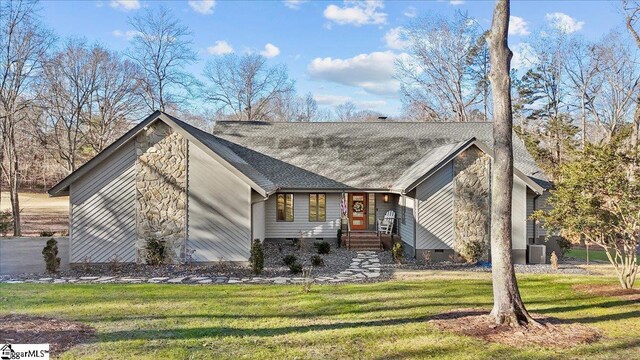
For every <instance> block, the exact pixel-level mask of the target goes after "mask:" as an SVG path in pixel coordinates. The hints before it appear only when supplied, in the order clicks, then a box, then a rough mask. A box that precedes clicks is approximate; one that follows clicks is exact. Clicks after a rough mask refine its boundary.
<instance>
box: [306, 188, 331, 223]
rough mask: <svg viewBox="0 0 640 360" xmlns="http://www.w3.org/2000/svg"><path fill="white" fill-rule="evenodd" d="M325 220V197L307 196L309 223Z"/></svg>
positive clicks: (320, 195) (321, 195)
mask: <svg viewBox="0 0 640 360" xmlns="http://www.w3.org/2000/svg"><path fill="white" fill-rule="evenodd" d="M326 219H327V197H326V195H325V194H309V221H325V220H326Z"/></svg>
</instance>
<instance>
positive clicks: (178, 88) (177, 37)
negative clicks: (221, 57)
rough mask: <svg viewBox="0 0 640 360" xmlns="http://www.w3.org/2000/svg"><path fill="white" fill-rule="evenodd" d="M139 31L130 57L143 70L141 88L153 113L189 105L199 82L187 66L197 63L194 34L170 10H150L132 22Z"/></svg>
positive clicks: (129, 54) (130, 51) (133, 42)
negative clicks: (192, 37)
mask: <svg viewBox="0 0 640 360" xmlns="http://www.w3.org/2000/svg"><path fill="white" fill-rule="evenodd" d="M130 23H131V26H132V27H133V28H134V30H135V31H136V32H137V33H136V35H135V36H134V37H133V39H132V41H131V49H130V50H129V52H128V53H127V54H128V56H129V57H130V58H131V59H132V60H133V61H134V62H135V63H136V64H138V65H139V66H140V68H141V69H142V77H141V78H140V81H141V83H142V85H143V86H142V87H141V88H140V90H141V94H142V96H143V99H144V101H145V103H146V105H147V107H148V108H149V110H151V111H155V110H161V111H165V110H166V109H167V108H168V107H176V106H178V105H182V104H184V103H185V102H187V99H188V97H189V95H192V94H193V93H194V87H195V86H197V84H198V83H197V81H196V79H195V78H194V77H193V76H192V75H191V74H189V73H188V72H186V71H185V67H187V66H188V65H190V64H192V63H194V62H195V61H196V60H197V55H196V53H195V51H193V49H192V48H191V45H192V40H191V33H190V32H189V29H188V28H187V26H185V25H183V24H181V23H180V21H179V20H177V19H176V17H175V16H173V15H172V14H171V13H170V12H169V10H167V9H166V8H164V7H160V8H158V9H157V10H151V9H147V10H146V11H144V12H142V13H141V14H139V15H137V16H135V17H133V18H132V19H131V20H130Z"/></svg>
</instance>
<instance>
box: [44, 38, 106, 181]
mask: <svg viewBox="0 0 640 360" xmlns="http://www.w3.org/2000/svg"><path fill="white" fill-rule="evenodd" d="M103 51H104V50H103V49H101V48H100V47H98V46H93V47H91V48H90V47H88V46H87V45H86V43H85V42H84V40H74V39H72V40H68V41H67V43H66V45H65V47H64V49H62V50H61V51H59V52H57V53H55V54H53V56H52V57H51V58H50V59H49V60H48V61H47V63H46V64H45V66H44V72H43V76H42V79H41V87H40V91H41V94H42V96H41V104H42V106H43V107H44V108H45V109H46V120H45V123H44V124H43V126H42V127H41V132H40V135H41V137H42V138H43V140H44V141H45V142H46V143H47V144H48V146H49V147H50V149H51V151H53V152H55V154H56V155H57V160H58V161H59V162H60V163H61V164H62V165H63V166H64V167H65V169H67V171H68V172H69V173H71V172H73V171H75V169H76V166H77V165H78V158H77V157H78V150H79V149H80V147H81V146H82V141H83V136H82V130H83V127H84V126H85V125H86V124H87V123H88V120H89V114H90V113H91V105H92V104H91V101H92V98H93V96H94V93H95V91H96V89H97V86H98V73H99V66H98V64H99V61H98V57H99V56H100V55H101V53H102V52H103Z"/></svg>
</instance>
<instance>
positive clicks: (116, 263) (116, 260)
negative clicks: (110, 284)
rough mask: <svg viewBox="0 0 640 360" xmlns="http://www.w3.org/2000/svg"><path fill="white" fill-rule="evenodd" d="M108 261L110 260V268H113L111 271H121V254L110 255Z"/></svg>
mask: <svg viewBox="0 0 640 360" xmlns="http://www.w3.org/2000/svg"><path fill="white" fill-rule="evenodd" d="M108 261H109V270H111V273H113V274H115V273H119V272H120V267H121V265H122V264H121V261H120V256H119V255H118V254H115V255H113V256H112V257H110V258H109V260H108Z"/></svg>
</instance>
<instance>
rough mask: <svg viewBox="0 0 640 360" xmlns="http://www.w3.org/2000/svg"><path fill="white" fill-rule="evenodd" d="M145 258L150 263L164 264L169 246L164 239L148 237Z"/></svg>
mask: <svg viewBox="0 0 640 360" xmlns="http://www.w3.org/2000/svg"><path fill="white" fill-rule="evenodd" d="M145 250H146V252H145V258H146V260H147V264H148V265H154V266H155V265H161V264H164V262H165V260H166V257H167V247H166V245H165V243H164V241H162V240H158V239H154V238H151V239H148V240H147V246H146V249H145Z"/></svg>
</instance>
